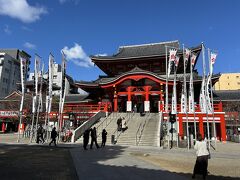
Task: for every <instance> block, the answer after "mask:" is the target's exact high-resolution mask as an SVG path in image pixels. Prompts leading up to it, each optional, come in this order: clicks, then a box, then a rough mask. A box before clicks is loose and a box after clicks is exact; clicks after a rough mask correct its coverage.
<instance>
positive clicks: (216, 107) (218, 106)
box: [160, 102, 223, 112]
mask: <svg viewBox="0 0 240 180" xmlns="http://www.w3.org/2000/svg"><path fill="white" fill-rule="evenodd" d="M160 106H161V105H160ZM164 107H165V106H164ZM160 108H161V107H160ZM171 108H172V105H171V104H169V105H168V110H169V111H170V110H171ZM213 108H214V112H223V108H222V102H220V103H218V104H213ZM177 112H181V104H177ZM195 112H201V109H200V105H199V104H196V105H195Z"/></svg>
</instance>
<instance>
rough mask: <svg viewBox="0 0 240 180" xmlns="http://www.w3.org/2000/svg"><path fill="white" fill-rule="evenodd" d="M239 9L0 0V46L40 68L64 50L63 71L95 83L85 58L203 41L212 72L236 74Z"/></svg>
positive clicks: (188, 2) (151, 2) (226, 4)
mask: <svg viewBox="0 0 240 180" xmlns="http://www.w3.org/2000/svg"><path fill="white" fill-rule="evenodd" d="M239 9H240V1H238V0H211V1H208V0H201V1H192V0H181V1H179V0H171V1H168V0H161V1H160V0H0V22H1V23H0V42H1V43H0V48H19V49H23V50H25V51H26V52H28V53H29V54H30V55H32V62H34V54H35V53H37V54H39V55H40V56H41V57H42V58H43V61H44V62H45V64H47V61H48V55H49V53H50V52H51V53H52V54H53V55H54V57H55V61H56V62H57V63H60V62H61V54H60V51H61V49H63V48H64V49H65V50H66V52H68V54H67V55H68V59H69V62H68V64H67V73H68V74H69V75H71V76H72V77H73V78H74V79H75V80H95V79H97V77H98V75H100V74H103V73H102V72H101V70H99V69H98V68H97V67H94V66H92V64H91V63H90V62H89V58H88V56H89V55H95V54H107V55H111V54H113V53H115V52H116V51H117V49H118V47H119V46H122V45H133V44H143V43H157V42H161V41H171V40H179V41H180V43H184V44H185V46H197V45H199V44H200V43H201V42H204V43H205V45H206V46H207V47H208V48H211V49H215V50H217V51H218V57H217V60H216V63H215V67H214V73H218V72H221V73H224V72H240V43H239V42H240V35H239V33H240V20H239V18H240V11H239ZM32 65H33V63H32ZM198 67H199V68H201V67H202V65H201V64H200V61H199V64H198ZM31 68H32V67H31ZM31 70H33V69H31ZM199 71H200V72H201V70H199Z"/></svg>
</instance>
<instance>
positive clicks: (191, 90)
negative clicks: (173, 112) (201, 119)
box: [188, 53, 197, 113]
mask: <svg viewBox="0 0 240 180" xmlns="http://www.w3.org/2000/svg"><path fill="white" fill-rule="evenodd" d="M196 58H197V56H196V54H194V53H192V54H191V58H190V60H191V63H190V82H189V100H188V106H189V113H194V112H195V103H194V88H193V66H194V65H195V61H196Z"/></svg>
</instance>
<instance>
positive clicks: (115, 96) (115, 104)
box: [113, 85, 118, 112]
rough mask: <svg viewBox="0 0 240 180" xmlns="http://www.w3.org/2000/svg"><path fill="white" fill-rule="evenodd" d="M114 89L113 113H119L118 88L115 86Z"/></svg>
mask: <svg viewBox="0 0 240 180" xmlns="http://www.w3.org/2000/svg"><path fill="white" fill-rule="evenodd" d="M113 88H114V93H113V98H114V99H113V111H114V112H117V111H118V99H117V98H118V97H117V90H116V86H115V85H113Z"/></svg>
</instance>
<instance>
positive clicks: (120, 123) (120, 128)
mask: <svg viewBox="0 0 240 180" xmlns="http://www.w3.org/2000/svg"><path fill="white" fill-rule="evenodd" d="M117 127H118V131H121V130H122V118H121V117H119V118H118V120H117Z"/></svg>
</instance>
